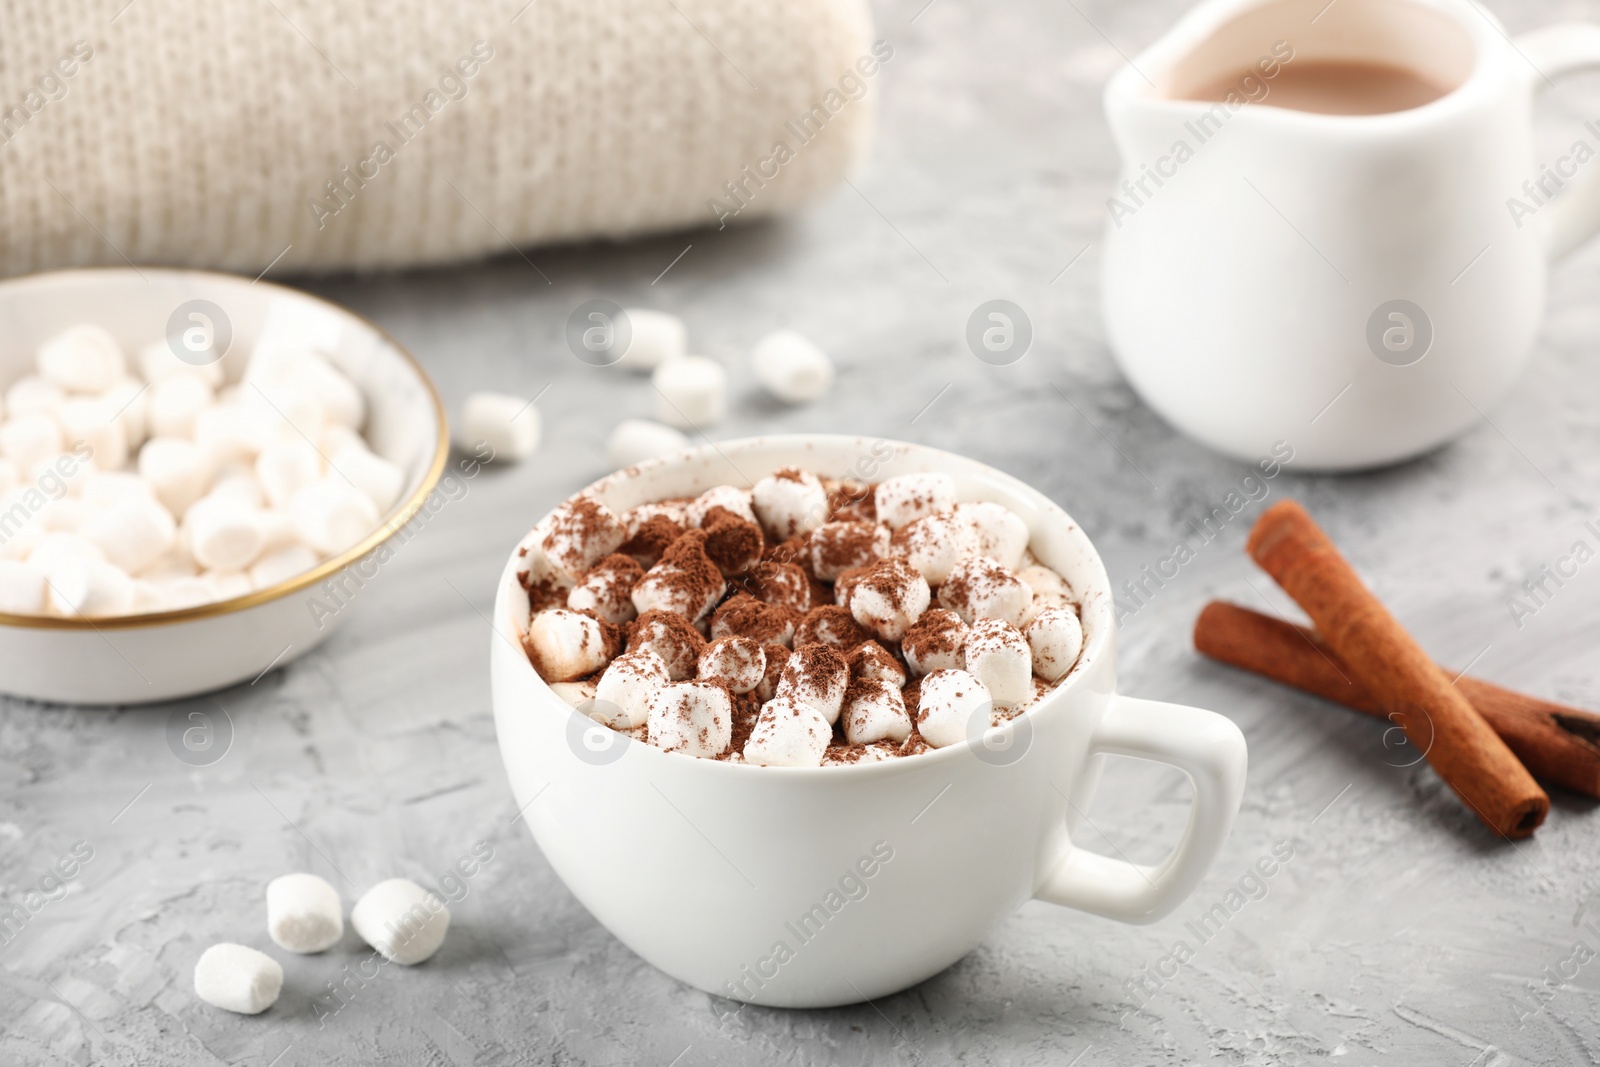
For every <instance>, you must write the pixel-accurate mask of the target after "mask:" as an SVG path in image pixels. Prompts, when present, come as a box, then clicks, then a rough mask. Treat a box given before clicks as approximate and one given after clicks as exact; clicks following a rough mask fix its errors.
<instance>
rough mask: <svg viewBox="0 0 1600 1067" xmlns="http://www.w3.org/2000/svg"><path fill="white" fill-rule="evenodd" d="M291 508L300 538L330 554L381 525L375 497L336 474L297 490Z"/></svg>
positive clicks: (356, 542) (340, 550) (290, 514)
mask: <svg viewBox="0 0 1600 1067" xmlns="http://www.w3.org/2000/svg"><path fill="white" fill-rule="evenodd" d="M288 510H289V517H290V519H291V520H293V522H294V528H295V532H296V533H298V534H299V535H300V539H301V540H303V541H304V542H305V543H306V544H308V545H310V546H311V547H312V548H314V549H316V550H317V551H318V552H322V553H324V554H325V555H329V556H336V555H338V554H339V553H341V552H343V551H345V550H346V549H349V548H352V547H354V546H355V545H357V544H359V543H360V541H361V539H362V538H364V537H366V536H367V535H368V534H371V533H374V532H375V531H376V530H377V528H378V509H377V508H375V507H373V506H372V501H371V500H368V499H367V497H366V495H365V494H364V493H362V492H360V491H359V490H358V489H356V488H355V487H354V486H352V485H350V483H349V482H346V481H345V480H344V479H342V478H340V477H338V476H337V475H333V476H324V477H322V478H320V479H318V480H317V481H314V482H312V483H311V484H310V485H307V486H306V487H305V488H303V489H301V490H300V491H299V492H297V493H295V495H294V499H292V500H291V501H290V502H289V509H288ZM258 551H259V549H258Z"/></svg>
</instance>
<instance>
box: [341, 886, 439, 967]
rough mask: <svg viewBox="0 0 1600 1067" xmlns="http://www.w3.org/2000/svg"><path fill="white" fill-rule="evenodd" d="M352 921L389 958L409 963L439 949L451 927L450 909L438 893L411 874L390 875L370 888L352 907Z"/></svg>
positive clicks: (424, 957)
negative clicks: (402, 875) (425, 887)
mask: <svg viewBox="0 0 1600 1067" xmlns="http://www.w3.org/2000/svg"><path fill="white" fill-rule="evenodd" d="M350 925H351V926H353V927H355V931H356V933H357V934H358V935H360V937H361V940H363V941H365V942H366V943H367V944H369V945H371V946H372V947H373V948H375V949H377V950H378V951H379V952H380V953H382V954H383V956H384V958H385V959H388V960H390V961H391V962H394V963H403V964H405V965H407V966H410V965H412V964H416V963H421V962H422V961H423V960H425V959H427V958H428V957H429V956H432V955H433V954H434V953H435V952H437V951H439V946H440V945H442V944H444V935H445V931H447V930H449V929H450V909H449V908H447V907H445V903H444V901H443V900H441V899H440V898H439V896H438V895H437V894H434V893H430V892H428V891H427V890H426V889H423V888H422V887H421V886H420V885H418V884H417V883H415V882H413V881H411V880H410V879H408V878H390V879H388V880H387V881H383V882H379V883H378V884H377V885H375V886H373V887H372V888H371V889H369V890H367V891H366V892H365V893H364V894H362V897H361V899H360V900H358V901H356V906H355V907H353V908H351V909H350Z"/></svg>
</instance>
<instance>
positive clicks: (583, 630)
mask: <svg viewBox="0 0 1600 1067" xmlns="http://www.w3.org/2000/svg"><path fill="white" fill-rule="evenodd" d="M614 629H615V627H613V630H614ZM524 644H525V645H526V646H527V649H528V657H529V658H530V659H531V660H532V661H533V663H534V666H535V667H537V668H538V669H539V673H540V674H541V675H543V676H544V678H545V680H546V681H551V682H570V681H572V680H573V679H574V678H582V677H583V676H584V675H586V674H592V673H593V672H595V671H597V670H599V669H600V668H601V667H604V666H605V665H606V663H607V661H608V660H609V659H610V658H611V655H612V654H613V652H614V648H613V646H614V645H615V644H616V638H615V637H614V636H613V635H610V634H607V633H606V631H605V628H604V627H603V625H602V624H601V622H600V620H598V619H594V618H591V617H590V616H588V615H580V614H579V613H577V612H576V611H568V610H566V609H565V608H554V609H552V610H550V611H541V612H540V613H539V614H537V615H535V616H534V617H533V619H532V620H531V621H530V622H529V623H528V632H527V634H526V635H525V637H524Z"/></svg>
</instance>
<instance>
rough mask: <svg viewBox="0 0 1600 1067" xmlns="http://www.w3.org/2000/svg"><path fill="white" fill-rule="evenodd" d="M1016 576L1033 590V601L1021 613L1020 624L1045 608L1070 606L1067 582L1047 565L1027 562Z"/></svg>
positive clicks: (1025, 624)
mask: <svg viewBox="0 0 1600 1067" xmlns="http://www.w3.org/2000/svg"><path fill="white" fill-rule="evenodd" d="M1017 578H1018V579H1020V580H1021V581H1022V582H1024V583H1026V584H1027V586H1028V588H1029V589H1032V590H1033V601H1032V602H1031V603H1030V604H1029V605H1028V609H1027V610H1026V611H1024V612H1023V613H1022V625H1023V626H1024V627H1026V626H1027V625H1028V623H1030V622H1032V621H1033V620H1034V618H1035V617H1036V616H1037V615H1038V614H1039V613H1040V612H1041V611H1043V610H1044V609H1045V608H1070V607H1072V604H1073V600H1072V590H1071V589H1069V588H1068V587H1067V583H1066V582H1064V581H1062V579H1061V575H1059V574H1057V573H1056V572H1055V571H1053V570H1051V569H1050V568H1049V567H1044V566H1041V565H1039V564H1037V563H1032V564H1029V565H1028V566H1026V567H1023V568H1022V569H1021V570H1019V571H1018V572H1017Z"/></svg>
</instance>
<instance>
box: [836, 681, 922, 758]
mask: <svg viewBox="0 0 1600 1067" xmlns="http://www.w3.org/2000/svg"><path fill="white" fill-rule="evenodd" d="M842 721H843V723H844V737H845V740H846V741H848V742H850V743H851V744H852V745H868V744H871V743H872V742H874V741H904V740H905V739H906V738H908V737H910V736H911V716H910V715H909V714H907V712H906V702H905V699H904V698H903V697H902V696H901V695H900V687H899V686H898V685H895V684H894V683H893V682H887V681H879V680H876V679H871V678H861V679H857V680H856V681H853V682H851V683H850V688H849V689H848V690H847V691H846V692H845V698H844V710H843V720H842Z"/></svg>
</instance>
